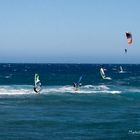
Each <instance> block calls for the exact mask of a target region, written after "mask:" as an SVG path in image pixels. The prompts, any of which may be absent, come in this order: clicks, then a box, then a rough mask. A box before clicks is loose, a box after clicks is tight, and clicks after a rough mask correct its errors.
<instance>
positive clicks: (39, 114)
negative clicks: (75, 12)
mask: <svg viewBox="0 0 140 140" xmlns="http://www.w3.org/2000/svg"><path fill="white" fill-rule="evenodd" d="M120 66H122V67H123V69H124V73H120V72H119V67H120ZM101 67H103V68H104V69H105V73H106V76H108V77H111V80H104V79H102V78H101V76H100V73H99V69H100V68H101ZM35 73H38V74H39V75H40V80H41V83H42V90H41V92H40V94H37V93H35V92H34V91H33V86H34V74H35ZM81 75H82V76H83V79H82V81H81V82H82V86H81V87H80V88H79V90H77V91H75V90H74V88H73V87H72V83H73V82H77V81H78V79H79V77H80V76H81ZM28 139H29V140H65V139H66V140H110V139H111V140H121V139H122V140H129V139H130V140H131V139H132V140H136V139H138V140H139V139H140V65H124V64H104V65H100V64H0V140H28Z"/></svg>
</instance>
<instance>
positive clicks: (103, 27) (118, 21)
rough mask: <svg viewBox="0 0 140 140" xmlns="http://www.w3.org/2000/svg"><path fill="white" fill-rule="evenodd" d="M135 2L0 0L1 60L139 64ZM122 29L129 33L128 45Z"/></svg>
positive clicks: (139, 31)
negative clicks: (131, 40) (130, 35)
mask: <svg viewBox="0 0 140 140" xmlns="http://www.w3.org/2000/svg"><path fill="white" fill-rule="evenodd" d="M139 5H140V1H139V0H133V1H128V0H23V1H19V0H12V1H11V0H3V1H0V48H1V51H0V62H7V63H10V62H13V63H14V62H15V63H16V62H18V63H20V62H22V63H139V62H140V54H139V53H140V29H139V26H140V16H139V13H140V10H139ZM126 31H130V32H132V34H133V44H132V45H131V46H128V45H127V41H126V38H125V32H126ZM125 48H127V49H128V53H127V54H126V55H125V54H124V49H125Z"/></svg>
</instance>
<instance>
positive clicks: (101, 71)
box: [100, 68, 111, 80]
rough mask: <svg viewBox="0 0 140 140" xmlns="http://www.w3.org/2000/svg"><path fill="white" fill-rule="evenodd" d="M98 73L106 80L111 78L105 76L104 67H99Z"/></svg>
mask: <svg viewBox="0 0 140 140" xmlns="http://www.w3.org/2000/svg"><path fill="white" fill-rule="evenodd" d="M100 74H101V77H102V78H103V79H106V80H111V78H110V77H106V75H105V72H104V69H103V68H100Z"/></svg>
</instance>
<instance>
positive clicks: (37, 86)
mask: <svg viewBox="0 0 140 140" xmlns="http://www.w3.org/2000/svg"><path fill="white" fill-rule="evenodd" d="M34 91H35V92H36V93H39V92H40V91H41V82H40V79H39V75H38V74H35V77H34Z"/></svg>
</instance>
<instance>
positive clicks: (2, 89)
mask: <svg viewBox="0 0 140 140" xmlns="http://www.w3.org/2000/svg"><path fill="white" fill-rule="evenodd" d="M60 93H81V94H90V93H111V94H116V93H121V91H117V90H110V88H108V87H107V86H105V85H100V86H92V85H86V86H83V87H81V88H79V90H74V88H73V87H72V86H46V87H42V90H41V93H40V94H60ZM23 94H25V95H29V94H35V93H34V91H33V86H31V85H30V86H26V85H22V86H20V85H13V86H0V95H23Z"/></svg>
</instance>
